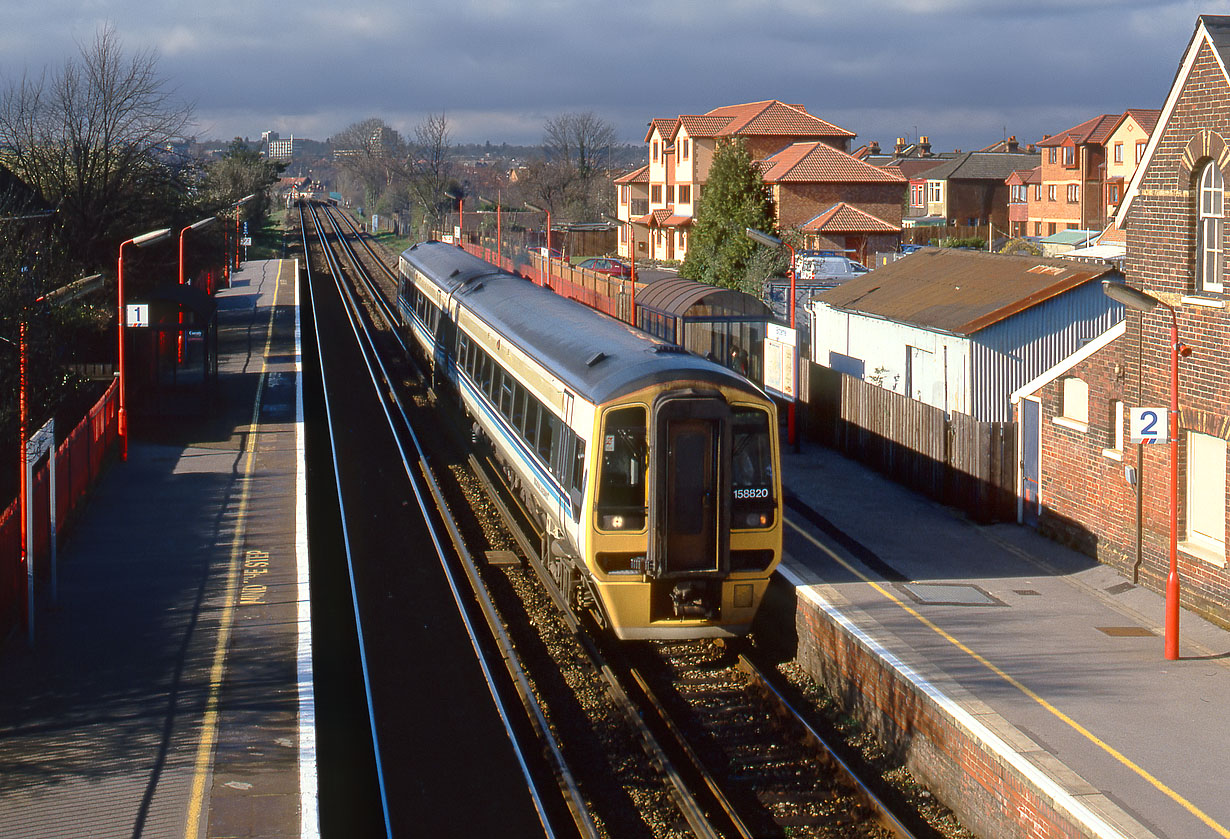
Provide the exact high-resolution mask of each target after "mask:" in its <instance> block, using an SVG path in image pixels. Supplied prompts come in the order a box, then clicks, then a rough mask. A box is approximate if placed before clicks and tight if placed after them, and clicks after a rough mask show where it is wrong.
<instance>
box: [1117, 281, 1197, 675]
mask: <svg viewBox="0 0 1230 839" xmlns="http://www.w3.org/2000/svg"><path fill="white" fill-rule="evenodd" d="M1102 291H1104V292H1105V293H1106V296H1107V297H1109V298H1110V299H1111V300H1114V301H1116V302H1118V303H1122V304H1123V305H1124V306H1127V307H1128V308H1129V309H1135V310H1137V311H1138V312H1148V311H1151V310H1152V309H1154V308H1156V307H1157V306H1159V305H1161V306H1165V307H1166V310H1167V311H1168V312H1170V424H1169V426H1168V428H1167V433H1168V434H1169V436H1170V440H1169V442H1170V505H1169V506H1170V570H1169V573H1168V574H1167V575H1166V615H1165V631H1166V634H1165V655H1166V658H1168V659H1170V660H1171V661H1174V660H1176V659H1177V658H1178V657H1179V528H1178V524H1179V356H1183V357H1184V358H1186V357H1187V356H1189V355H1191V354H1192V351H1191V347H1188V346H1187V345H1186V344H1182V343H1180V342H1179V319H1178V317H1177V315H1176V314H1175V310H1174V306H1171V305H1170V304H1169V303H1166V302H1163V301H1161V300H1158V299H1157V298H1156V297H1154V296H1153V295H1151V294H1146V293H1145V292H1143V291H1141V290H1140V289H1137V288H1132V287H1131V286H1129V285H1124V284H1123V283H1118V282H1113V281H1111V280H1102Z"/></svg>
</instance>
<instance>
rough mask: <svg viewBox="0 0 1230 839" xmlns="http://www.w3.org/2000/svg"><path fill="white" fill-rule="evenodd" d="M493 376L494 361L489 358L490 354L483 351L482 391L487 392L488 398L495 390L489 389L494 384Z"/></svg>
mask: <svg viewBox="0 0 1230 839" xmlns="http://www.w3.org/2000/svg"><path fill="white" fill-rule="evenodd" d="M494 377H495V362H493V361H492V360H491V356H489V355H487V354H486V353H483V392H484V393H486V394H487V396H488V398H490V397H491V395H492V394H493V393H495V391H494V390H492V389H491V388H492V386H493V385H494V384H495V381H494Z"/></svg>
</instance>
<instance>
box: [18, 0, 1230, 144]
mask: <svg viewBox="0 0 1230 839" xmlns="http://www.w3.org/2000/svg"><path fill="white" fill-rule="evenodd" d="M4 2H5V6H7V7H9V8H6V10H5V26H4V27H3V31H0V83H3V84H5V85H7V84H8V83H10V82H12V81H13V80H16V79H20V78H21V76H22V74H29V75H35V76H37V75H38V74H39V73H42V72H44V71H45V70H51V71H54V70H55V69H56V68H58V67H60V66H62V65H63V63H64V62H65V61H66V60H68V59H70V58H73V57H77V56H79V55H80V50H81V48H82V46H83V45H84V46H88V45H89V44H90V43H92V42H93V40H94V37H95V35H96V33H97V32H98V31H99V30H100V29H101V28H102V27H104V26H108V25H110V26H111V27H113V28H114V30H115V32H116V34H117V35H118V36H119V38H120V40H121V42H122V44H123V46H124V49H125V50H126V52H128V53H129V54H133V53H136V52H138V51H142V50H154V51H155V52H156V55H157V56H158V68H159V71H160V73H161V74H162V76H163V77H164V78H165V79H166V83H167V85H168V87H169V88H171V89H173V90H174V92H175V95H176V96H178V97H180V98H182V99H183V100H185V101H187V102H189V103H191V104H192V105H193V107H194V110H195V114H196V132H197V135H196V136H197V137H198V139H230V138H232V137H237V136H243V137H250V138H259V137H260V135H261V133H262V132H263V131H267V130H273V131H277V132H279V133H280V134H281V135H282V136H283V137H287V136H291V135H293V136H295V137H301V138H308V139H313V140H325V139H328V138H329V137H330V136H332V135H333V134H336V133H338V132H340V131H342V130H343V129H345V128H346V127H347V126H348V125H351V124H353V123H355V122H358V121H359V120H362V119H366V118H369V117H378V118H380V119H383V120H384V121H385V122H387V123H389V124H390V125H392V126H393V127H394V128H396V129H398V130H399V131H401V132H402V133H403V134H405V135H407V136H412V135H413V131H414V128H415V126H416V125H419V124H421V123H422V122H423V120H424V119H425V118H426V117H427V116H428V115H429V114H439V113H444V114H445V115H446V116H447V118H448V122H449V127H450V130H451V136H452V140H453V142H454V143H471V142H478V143H482V142H486V141H491V142H492V143H495V144H499V143H501V142H508V143H511V144H531V145H536V144H538V143H540V142H541V141H542V137H543V125H544V123H545V122H546V121H547V120H548V119H550V118H552V117H555V116H558V115H559V114H563V113H568V112H590V111H592V112H593V113H594V114H596V115H597V116H599V117H601V118H603V119H605V120H607V121H608V122H610V123H611V124H612V125H613V126H614V127H615V131H616V137H617V140H618V141H621V142H628V143H634V144H640V143H642V142H644V139H645V132H646V126H647V123H648V122H649V121H650V120H651V119H653V118H656V117H674V116H677V115H679V114H700V113H704V112H706V111H708V110H710V109H711V108H715V107H718V106H721V105H728V104H735V103H739V102H750V101H758V100H764V99H780V100H782V101H785V102H790V103H796V104H801V105H803V106H804V107H806V108H807V110H808V111H809V112H811V113H812V114H814V115H816V116H819V117H821V118H823V119H825V120H828V121H829V122H832V123H835V124H837V125H839V126H841V127H843V128H846V129H848V130H850V131H853V132H854V133H856V134H857V135H858V137H857V139H856V140H855V145H856V146H857V145H859V144H861V143H864V142H870V141H873V140H874V141H877V142H879V143H880V145H881V146H882V147H884V148H885V149H887V148H891V146H892V144H893V142H894V141H895V140H896V138H898V137H904V138H906V139H909V140H914V139H917V138H918V137H919V136H928V137H929V138H930V141H931V144H932V148H933V149H935V150H936V151H945V150H952V149H963V150H970V149H975V148H981V147H984V146H987V145H990V144H991V143H994V142H996V141H998V140H1001V139H1004V138H1005V137H1006V136H1010V135H1015V136H1016V137H1017V138H1018V139H1019V140H1020V141H1021V142H1022V143H1028V142H1033V141H1036V140H1039V139H1041V138H1042V136H1043V135H1044V134H1054V133H1057V132H1059V131H1062V130H1064V129H1066V128H1069V127H1071V126H1073V125H1076V124H1078V123H1080V122H1082V121H1084V120H1086V119H1088V118H1090V117H1093V116H1097V115H1099V114H1103V113H1121V112H1122V111H1123V110H1125V109H1127V108H1160V107H1161V106H1162V104H1163V100H1164V98H1165V96H1166V93H1167V91H1168V90H1169V87H1170V84H1171V82H1172V81H1173V79H1174V75H1175V71H1176V69H1177V68H1178V64H1179V60H1180V58H1181V56H1182V52H1183V50H1184V49H1185V48H1186V46H1187V43H1188V41H1189V40H1190V38H1191V35H1192V32H1193V31H1194V28H1195V23H1196V18H1197V16H1198V15H1200V14H1230V0H1217V2H1212V0H1210V2H1204V3H1199V4H1197V3H1191V2H1158V0H1153V2H1143V1H1138V0H1118V1H1117V2H1116V0H1082V2H1079V3H1077V2H1072V0H1028V2H1020V0H1014V2H1000V0H988V1H987V2H976V0H879V2H876V3H874V4H872V3H865V2H857V0H853V1H852V0H839V1H838V2H834V1H833V0H614V2H612V0H515V2H514V0H448V2H438V1H433V2H429V0H408V1H407V0H364V2H362V3H353V4H345V3H341V4H339V3H337V2H335V0H295V2H286V3H272V2H268V0H191V2H185V1H184V0H163V2H161V3H156V4H151V3H149V0H41V2H35V3H22V2H18V0H4Z"/></svg>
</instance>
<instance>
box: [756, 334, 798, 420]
mask: <svg viewBox="0 0 1230 839" xmlns="http://www.w3.org/2000/svg"><path fill="white" fill-rule="evenodd" d="M767 327H768V328H767V329H766V330H765V338H764V386H765V389H766V390H768V391H769V392H770V393H773V394H775V395H777V396H780V397H782V398H783V399H789V400H791V401H793V400H795V399H797V398H798V395H799V392H798V382H797V381H796V379H797V378H798V377H797V375H796V371H797V370H798V361H797V355H798V332H797V331H796V330H794V329H790V328H789V327H786V326H779V325H778V324H776V323H770V324H767Z"/></svg>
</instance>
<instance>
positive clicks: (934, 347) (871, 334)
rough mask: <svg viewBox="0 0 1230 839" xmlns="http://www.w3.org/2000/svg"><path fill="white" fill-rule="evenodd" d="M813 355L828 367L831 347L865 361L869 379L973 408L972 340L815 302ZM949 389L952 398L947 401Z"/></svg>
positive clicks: (940, 403) (937, 403) (933, 401)
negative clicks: (971, 392) (971, 391)
mask: <svg viewBox="0 0 1230 839" xmlns="http://www.w3.org/2000/svg"><path fill="white" fill-rule="evenodd" d="M812 310H813V317H814V320H813V324H814V326H813V328H812V360H813V361H815V362H816V363H817V364H821V365H823V366H825V367H830V366H834V365H832V364H830V359H831V353H839V354H840V355H843V356H846V357H848V358H852V359H857V360H858V361H861V362H862V363H863V380H864V381H869V382H875V383H877V384H879V385H880V386H881V387H883V388H886V389H887V390H891V391H894V392H896V393H902V394H906V393H907V391H906V384H907V381H908V382H909V384H910V392H909V393H908V394H907V395H909V396H910V397H912V398H914V399H918V400H919V401H921V402H925V403H926V404H928V405H932V406H934V407H936V408H943V409H944V410H947V411H958V412H961V413H969V412H970V409H971V399H970V390H969V381H970V375H969V369H970V351H969V340H968V339H966V338H962V337H958V336H955V335H945V334H941V333H936V332H930V331H928V330H925V329H920V328H918V327H915V326H909V325H906V324H901V323H894V322H893V321H889V320H884V319H882V318H873V317H868V316H865V315H858V314H852V313H850V312H845V311H841V310H835V309H832V308H830V307H829V306H828V305H826V304H824V303H821V302H819V301H817V302H815V303H813V304H812ZM945 394H947V404H945Z"/></svg>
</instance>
